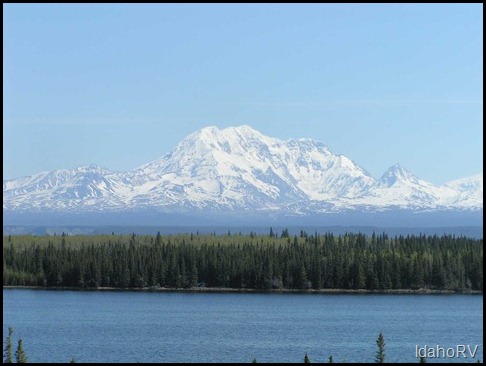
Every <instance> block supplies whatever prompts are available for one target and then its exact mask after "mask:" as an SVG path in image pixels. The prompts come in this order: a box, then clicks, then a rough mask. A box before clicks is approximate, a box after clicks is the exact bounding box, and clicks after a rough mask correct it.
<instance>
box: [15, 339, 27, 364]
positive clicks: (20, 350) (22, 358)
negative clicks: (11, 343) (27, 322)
mask: <svg viewBox="0 0 486 366" xmlns="http://www.w3.org/2000/svg"><path fill="white" fill-rule="evenodd" d="M15 359H16V360H17V363H27V356H26V355H25V351H24V346H23V345H22V338H20V339H19V344H18V346H17V351H15Z"/></svg>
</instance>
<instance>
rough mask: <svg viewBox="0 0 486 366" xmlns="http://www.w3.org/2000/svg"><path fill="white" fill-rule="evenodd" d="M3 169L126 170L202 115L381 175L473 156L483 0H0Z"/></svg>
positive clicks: (468, 163) (479, 123) (477, 144)
mask: <svg viewBox="0 0 486 366" xmlns="http://www.w3.org/2000/svg"><path fill="white" fill-rule="evenodd" d="M3 22H4V24H3V77H4V82H3V107H4V110H3V136H4V137H3V175H4V179H12V178H17V177H20V176H25V175H30V174H34V173H37V172H40V171H44V170H54V169H61V168H75V167H77V166H80V165H86V164H90V163H96V164H98V165H100V166H103V167H106V168H109V169H111V170H115V171H125V170H131V169H134V168H136V167H138V166H140V165H142V164H144V163H147V162H149V161H152V160H155V159H157V158H159V157H160V156H163V155H165V154H166V153H167V152H169V151H170V150H171V149H172V148H173V146H174V145H175V144H176V143H177V142H179V141H180V140H182V139H183V138H184V137H185V136H187V135H188V134H190V133H191V132H193V131H195V130H197V129H200V128H202V127H205V126H208V125H216V126H218V127H220V128H223V127H227V126H238V125H242V124H248V125H250V126H252V127H253V128H255V129H257V130H259V131H260V132H262V133H263V134H266V135H269V136H273V137H277V138H280V139H289V138H297V137H310V138H313V139H315V140H318V141H321V142H324V143H325V144H327V145H328V146H329V148H330V149H331V151H333V152H334V153H337V154H344V155H346V156H348V157H349V158H351V159H353V160H354V161H355V162H356V163H358V164H359V165H361V166H362V167H364V168H365V169H366V170H367V171H368V172H370V173H371V174H372V175H373V176H375V177H377V178H378V177H379V176H381V174H382V173H383V172H384V171H385V170H386V169H387V168H388V167H389V166H391V165H393V164H395V163H397V162H398V163H400V164H401V165H402V166H404V167H406V168H408V169H409V170H411V171H412V172H413V173H414V174H416V175H417V176H419V177H420V178H423V179H425V180H428V181H430V182H432V183H435V184H442V183H445V182H446V181H448V180H452V179H456V178H461V177H465V176H469V175H473V174H477V173H479V172H482V170H483V168H482V167H483V158H482V155H483V154H482V153H483V137H482V136H483V5H482V4H466V5H462V4H442V5H430V4H429V5H420V4H401V5H396V4H395V5H379V4H368V5H366V4H365V5H361V4H347V5H339V4H305V5H297V4H285V5H271V4H267V5H256V4H249V5H244V4H236V5H235V4H225V5H218V4H202V5H192V4H172V5H170V4H152V5H147V4H145V5H133V4H131V5H129V4H119V5H92V4H91V5H90V4H77V5H55V4H41V5H31V4H27V5H26V4H22V5H16V4H7V5H5V4H4V5H3Z"/></svg>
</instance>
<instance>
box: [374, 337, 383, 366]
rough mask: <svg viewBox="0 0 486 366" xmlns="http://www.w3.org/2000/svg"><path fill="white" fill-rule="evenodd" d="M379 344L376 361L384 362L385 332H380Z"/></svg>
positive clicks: (377, 341) (377, 342)
mask: <svg viewBox="0 0 486 366" xmlns="http://www.w3.org/2000/svg"><path fill="white" fill-rule="evenodd" d="M376 344H377V346H378V352H376V356H375V362H376V363H384V362H385V338H384V337H383V332H380V335H379V336H378V339H377V340H376Z"/></svg>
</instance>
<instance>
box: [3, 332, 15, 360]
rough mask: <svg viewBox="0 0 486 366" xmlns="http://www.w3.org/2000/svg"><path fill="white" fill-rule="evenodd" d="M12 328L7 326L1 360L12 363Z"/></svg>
mask: <svg viewBox="0 0 486 366" xmlns="http://www.w3.org/2000/svg"><path fill="white" fill-rule="evenodd" d="M13 332H14V330H13V328H12V327H8V336H7V340H6V341H5V349H4V354H3V362H4V363H13V353H12V335H13Z"/></svg>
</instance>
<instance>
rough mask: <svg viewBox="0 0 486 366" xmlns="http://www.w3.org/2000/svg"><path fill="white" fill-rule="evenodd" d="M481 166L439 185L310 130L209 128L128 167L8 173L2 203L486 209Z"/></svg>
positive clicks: (18, 208)
mask: <svg viewBox="0 0 486 366" xmlns="http://www.w3.org/2000/svg"><path fill="white" fill-rule="evenodd" d="M482 190H483V183H482V173H479V174H476V175H474V176H471V177H465V178H460V179H455V180H453V181H450V182H447V183H446V184H444V185H441V186H436V185H434V184H432V183H429V182H427V181H424V180H422V179H420V178H418V177H416V176H415V175H413V173H411V172H410V171H408V170H407V169H406V168H404V167H402V166H401V165H400V164H395V165H393V166H392V167H390V168H389V169H387V171H386V172H385V173H384V174H383V175H382V176H381V177H380V178H379V179H376V178H374V177H372V176H371V175H370V174H369V173H368V172H367V171H366V170H365V169H364V168H362V167H360V166H359V165H357V164H356V163H355V162H354V161H353V160H351V159H350V158H348V157H346V156H344V155H336V154H334V153H332V152H331V151H330V149H329V148H328V147H327V145H325V144H324V143H322V142H318V141H314V140H312V139H308V138H300V139H289V140H286V141H283V140H279V139H277V138H274V137H268V136H265V135H263V134H261V133H260V132H259V131H256V130H254V129H253V128H251V127H250V126H248V125H243V126H239V127H228V128H225V129H219V128H218V127H216V126H209V127H205V128H203V129H200V130H198V131H195V132H193V133H191V134H190V135H188V136H187V137H186V138H184V139H183V140H182V141H180V142H179V143H178V144H177V145H176V146H175V147H174V148H173V149H172V150H171V151H170V152H169V153H167V154H165V155H163V156H161V157H160V158H158V159H155V160H153V161H151V162H149V163H146V164H143V165H141V166H139V167H138V168H136V169H133V170H131V171H128V172H114V171H111V170H109V169H106V168H103V167H99V166H98V165H96V164H90V165H85V166H81V167H78V168H75V169H62V170H55V171H50V172H41V173H37V174H34V175H32V176H28V177H22V178H18V179H11V180H4V181H3V193H4V194H3V209H4V211H14V212H41V211H44V210H50V211H57V212H63V211H67V212H89V211H97V212H102V211H130V210H139V209H153V208H155V209H159V210H162V211H164V212H171V211H174V212H178V211H181V210H182V211H184V210H193V209H196V210H208V209H209V210H211V211H224V210H230V211H240V210H241V211H247V212H248V211H259V212H266V211H268V212H278V211H281V212H285V213H289V214H295V215H302V213H303V212H305V213H304V215H306V214H307V215H311V214H312V213H313V212H316V213H325V212H339V211H343V210H377V211H382V210H387V209H396V208H401V209H407V210H439V209H441V210H482V201H483V192H482Z"/></svg>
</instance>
